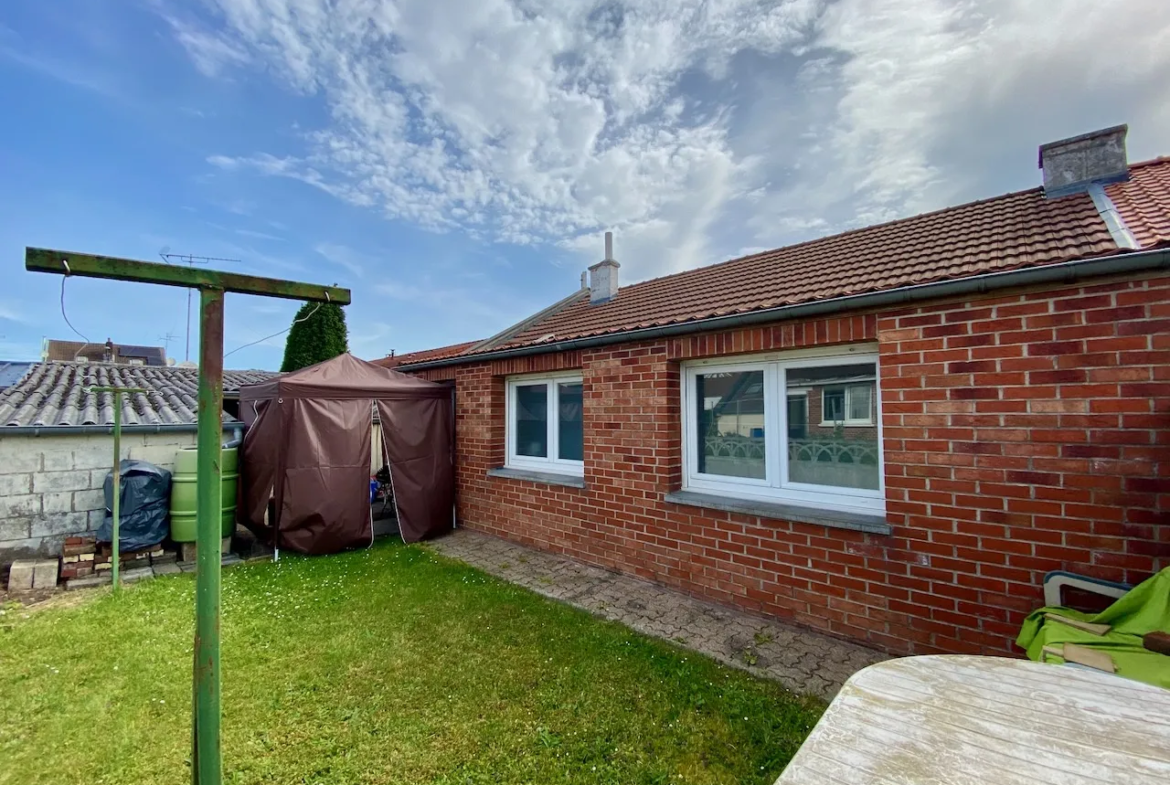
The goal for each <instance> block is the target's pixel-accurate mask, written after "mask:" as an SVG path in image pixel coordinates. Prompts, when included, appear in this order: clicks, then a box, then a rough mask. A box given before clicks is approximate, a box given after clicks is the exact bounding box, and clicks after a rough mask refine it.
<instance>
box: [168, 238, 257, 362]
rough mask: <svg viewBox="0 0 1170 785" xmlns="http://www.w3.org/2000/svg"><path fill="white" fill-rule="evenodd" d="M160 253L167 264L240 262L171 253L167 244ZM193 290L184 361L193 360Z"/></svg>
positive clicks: (189, 293) (193, 264) (189, 301)
mask: <svg viewBox="0 0 1170 785" xmlns="http://www.w3.org/2000/svg"><path fill="white" fill-rule="evenodd" d="M158 255H159V256H161V257H162V260H163V261H164V262H166V263H167V264H185V265H187V266H188V267H194V266H195V265H197V264H209V263H210V262H231V263H232V264H239V263H240V260H239V259H225V258H223V257H221V256H195V255H193V254H189V253H171V249H170V246H167V245H164V246H163V247H162V250H161V251H159V252H158ZM191 291H192V290H191V289H188V290H187V341H186V348H185V349H184V350H183V362H190V361H191Z"/></svg>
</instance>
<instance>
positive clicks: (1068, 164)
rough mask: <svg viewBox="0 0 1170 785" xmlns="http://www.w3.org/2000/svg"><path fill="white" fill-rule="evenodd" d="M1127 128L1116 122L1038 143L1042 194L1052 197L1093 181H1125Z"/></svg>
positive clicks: (1069, 192) (1076, 191) (1074, 190)
mask: <svg viewBox="0 0 1170 785" xmlns="http://www.w3.org/2000/svg"><path fill="white" fill-rule="evenodd" d="M1128 131H1129V126H1127V125H1117V126H1114V127H1112V128H1103V129H1101V130H1100V131H1092V132H1091V133H1087V134H1081V135H1080V136H1073V137H1070V138H1068V139H1061V140H1060V141H1057V142H1049V143H1048V144H1044V145H1041V146H1040V168H1041V169H1042V170H1043V172H1044V195H1045V196H1046V197H1047V198H1049V199H1053V198H1056V197H1059V196H1067V195H1068V194H1075V193H1081V192H1083V191H1087V190H1088V189H1089V186H1090V185H1092V184H1094V183H1100V184H1104V183H1116V182H1121V181H1123V180H1128V179H1129V161H1128V160H1127V158H1126V152H1125V136H1126V134H1127V133H1128Z"/></svg>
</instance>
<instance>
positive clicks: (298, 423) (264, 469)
mask: <svg viewBox="0 0 1170 785" xmlns="http://www.w3.org/2000/svg"><path fill="white" fill-rule="evenodd" d="M375 407H377V410H378V417H379V419H380V421H381V425H382V452H383V457H384V459H385V461H386V464H387V465H388V466H389V467H390V478H391V483H392V485H393V488H394V501H395V508H396V511H397V513H398V527H399V530H400V531H401V532H402V538H403V539H404V540H406V541H407V542H415V541H417V540H421V539H425V538H427V537H431V536H434V535H437V534H439V533H441V532H444V531H447V530H449V529H450V528H451V527H452V526H453V524H454V516H453V513H452V509H453V505H454V501H455V467H454V461H453V456H454V451H453V446H454V445H453V435H454V419H453V413H452V408H451V390H450V388H448V387H445V386H444V385H441V384H435V383H433V382H428V381H425V380H423V379H416V378H414V377H412V376H407V375H406V374H403V373H399V372H398V371H393V370H390V369H389V368H383V367H381V366H379V365H374V364H373V363H368V362H366V361H364V360H359V359H358V358H356V357H354V356H353V355H351V354H343V355H340V356H338V357H334V358H333V359H332V360H327V361H326V362H323V363H318V364H317V365H313V366H310V367H308V368H304V369H302V370H299V371H295V372H293V373H290V374H285V375H283V376H278V377H275V378H273V379H270V380H268V381H265V382H261V383H259V384H252V385H248V386H246V387H241V388H240V417H241V418H242V419H243V420H244V422H245V423H246V424H247V425H248V431H247V433H246V434H245V436H244V444H243V447H242V450H241V494H240V497H241V503H240V505H239V506H238V508H237V509H238V511H239V512H238V516H239V520H240V522H241V523H243V524H244V525H246V526H248V528H250V529H252V530H253V531H257V532H260V533H262V534H264V535H265V536H267V537H268V538H269V539H271V540H272V541H273V542H274V544H276V545H277V546H278V547H289V548H292V549H294V550H297V551H301V552H302V553H335V552H337V551H340V550H343V549H345V548H351V547H355V546H359V545H365V544H368V543H369V541H370V539H371V538H372V535H373V527H372V522H371V520H370V506H369V481H370V473H369V472H370V450H371V447H370V445H371V438H370V431H371V428H372V427H373V411H374V408H375ZM270 500H273V501H275V506H274V508H273V511H272V514H271V515H270V516H269V518H270V520H267V521H266V519H265V511H266V510H268V507H269V502H270Z"/></svg>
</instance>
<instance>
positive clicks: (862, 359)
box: [680, 345, 885, 513]
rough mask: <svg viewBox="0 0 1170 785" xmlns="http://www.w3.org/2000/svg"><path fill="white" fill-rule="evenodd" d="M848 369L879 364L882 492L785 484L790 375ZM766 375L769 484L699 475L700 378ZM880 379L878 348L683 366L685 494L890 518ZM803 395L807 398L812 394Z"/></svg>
mask: <svg viewBox="0 0 1170 785" xmlns="http://www.w3.org/2000/svg"><path fill="white" fill-rule="evenodd" d="M846 363H848V364H853V363H873V364H874V371H875V382H874V396H875V399H874V401H875V403H874V409H873V410H871V411H876V412H877V413H878V414H877V416H876V417H875V418H874V420H875V422H871V423H870V425H871V426H876V428H877V444H878V451H877V452H878V456H877V457H878V465H877V472H878V488H877V490H871V489H866V488H845V487H838V486H829V485H815V484H811V483H798V482H788V481H785V480H784V478H786V477H787V476H788V449H787V446H788V406H787V401H788V397H787V394H786V392H785V387H786V378H785V377H786V373H787V371H788V369H790V368H809V367H817V366H825V365H841V364H846ZM761 370H762V371H763V372H764V418H765V420H764V421H765V427H764V433H765V440H766V441H765V452H764V455H765V479H763V480H760V479H755V478H750V477H727V476H723V475H714V474H701V473H699V471H698V467H699V453H698V451H699V442H700V440H699V438H698V417H697V413H696V404H697V401H696V400H695V377H696V376H697V375H699V374H707V373H712V372H722V373H728V372H730V373H734V372H737V371H761ZM880 378H881V365H880V362H879V359H878V351H877V347H876V346H872V345H869V346H861V347H859V346H844V347H831V348H822V349H811V350H809V349H800V350H794V351H789V352H775V353H769V354H760V355H751V356H746V357H721V358H715V359H709V360H698V361H692V362H688V363H685V364H683V366H682V369H681V379H680V386H681V390H682V401H681V409H682V417H681V420H682V422H681V425H682V442H683V466H684V471H683V488H684V489H685V490H690V491H695V492H698V493H709V494H714V495H720V496H728V497H731V498H736V499H744V500H752V501H764V502H780V503H788V504H795V505H800V506H805V507H812V508H816V509H824V510H838V511H842V512H861V513H884V512H885V454H884V453H885V451H884V449H883V441H882V439H883V436H882V422H881V419H882V418H881V410H882V409H881V406H882V393H881V385H880V384H879V383H878V381H877V380H878V379H880ZM802 389H803V388H798V389H797V390H794V391H793V392H794V393H798V392H801V391H802ZM803 391H804V392H805V393H806V394H807V390H803ZM781 401H783V402H784V405H783V406H780V405H779V402H781ZM822 404H823V401H822ZM846 404H848V401H846ZM846 413H848V410H846ZM831 424H835V423H831ZM858 424H860V423H858ZM773 434H775V435H773Z"/></svg>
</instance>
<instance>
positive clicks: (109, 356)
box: [103, 338, 114, 363]
mask: <svg viewBox="0 0 1170 785" xmlns="http://www.w3.org/2000/svg"><path fill="white" fill-rule="evenodd" d="M103 359H104V360H105V361H106V362H108V363H112V362H113V361H114V342H113V341H111V340H110V339H109V338H107V339H106V353H105V357H104V358H103Z"/></svg>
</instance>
